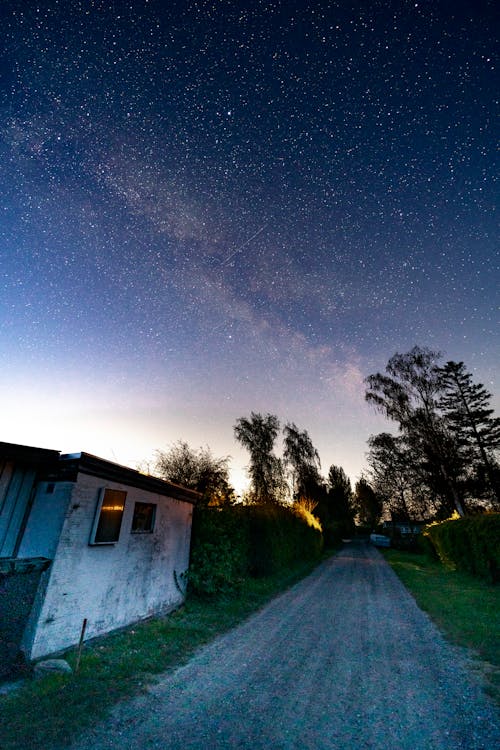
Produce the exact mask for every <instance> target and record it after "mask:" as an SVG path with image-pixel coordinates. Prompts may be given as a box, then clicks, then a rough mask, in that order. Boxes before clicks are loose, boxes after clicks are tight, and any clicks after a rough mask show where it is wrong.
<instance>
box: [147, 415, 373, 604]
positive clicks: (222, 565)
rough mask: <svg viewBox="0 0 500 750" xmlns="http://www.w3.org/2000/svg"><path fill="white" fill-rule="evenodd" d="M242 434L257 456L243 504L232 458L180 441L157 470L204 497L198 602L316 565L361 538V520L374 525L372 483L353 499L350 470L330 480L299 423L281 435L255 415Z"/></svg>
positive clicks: (198, 519)
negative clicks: (278, 449)
mask: <svg viewBox="0 0 500 750" xmlns="http://www.w3.org/2000/svg"><path fill="white" fill-rule="evenodd" d="M234 434H235V437H236V439H237V440H238V441H239V442H240V443H241V444H242V445H243V446H244V447H245V448H246V449H247V450H248V452H249V465H248V474H249V477H250V487H249V489H248V491H247V492H246V493H245V495H244V496H243V497H242V498H241V499H238V498H236V495H235V492H234V489H233V488H232V487H231V484H230V481H229V459H228V457H222V458H217V457H214V456H213V455H212V453H211V451H210V449H209V448H199V449H193V448H191V447H190V446H189V445H188V444H187V443H185V442H183V441H179V442H177V443H175V444H174V445H173V446H171V447H170V449H169V450H167V451H157V454H156V459H155V463H154V466H153V472H154V473H155V474H156V475H158V476H161V477H163V478H164V479H167V480H169V481H171V482H175V483H177V484H182V485H184V486H186V487H190V488H193V489H196V490H197V491H198V492H200V493H201V494H202V498H201V502H200V503H198V505H197V506H196V508H195V510H194V515H193V528H192V536H191V560H190V566H189V587H190V590H191V591H192V592H194V593H196V594H198V595H220V594H227V593H230V592H231V591H233V590H234V589H237V588H238V586H240V585H241V584H243V583H244V581H245V580H246V579H247V578H249V577H260V576H269V575H272V574H274V573H278V572H280V571H281V570H283V569H289V568H293V567H294V566H295V565H296V564H299V563H303V562H306V561H310V560H315V559H317V558H318V557H319V555H320V553H321V551H322V549H323V546H324V545H327V546H334V545H335V544H337V543H338V542H339V541H340V539H341V538H342V537H343V536H348V535H350V534H352V533H353V531H354V526H355V524H354V518H355V516H356V515H358V516H361V517H362V518H365V519H366V520H368V522H369V523H371V522H372V520H373V517H372V516H373V506H374V503H373V498H374V493H373V491H372V490H371V488H370V487H369V485H368V483H367V482H366V481H364V480H361V481H360V482H358V484H357V485H356V492H354V493H353V491H352V488H351V483H350V481H349V479H348V477H347V476H346V474H345V472H344V470H343V469H342V468H341V467H339V466H334V465H332V466H331V467H330V469H329V471H328V476H327V478H326V479H324V478H323V477H322V475H321V464H320V458H319V455H318V451H317V450H316V448H315V447H314V446H313V444H312V441H311V438H310V437H309V434H308V433H307V431H306V430H299V428H298V427H297V426H296V425H295V424H294V423H287V424H286V425H285V426H284V427H283V430H281V426H280V423H279V420H278V418H277V417H276V416H274V415H272V414H264V415H263V414H258V413H254V412H252V413H251V415H250V416H249V417H241V418H240V419H238V420H237V421H236V424H235V425H234ZM280 434H282V436H283V451H282V456H281V457H278V456H277V455H276V453H275V446H276V442H277V439H278V436H279V435H280ZM360 509H361V512H360ZM364 509H367V510H366V512H365V511H364Z"/></svg>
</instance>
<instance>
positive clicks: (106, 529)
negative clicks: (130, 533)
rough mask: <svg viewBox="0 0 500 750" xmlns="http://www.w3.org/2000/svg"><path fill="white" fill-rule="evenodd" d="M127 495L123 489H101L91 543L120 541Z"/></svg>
mask: <svg viewBox="0 0 500 750" xmlns="http://www.w3.org/2000/svg"><path fill="white" fill-rule="evenodd" d="M126 497H127V493H126V492H124V491H123V490H109V489H103V490H101V492H100V496H99V502H98V504H97V512H96V517H95V520H94V526H93V528H92V534H91V536H90V544H114V543H115V542H117V541H118V538H119V536H120V528H121V525H122V518H123V509H124V507H125V498H126Z"/></svg>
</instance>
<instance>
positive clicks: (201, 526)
mask: <svg viewBox="0 0 500 750" xmlns="http://www.w3.org/2000/svg"><path fill="white" fill-rule="evenodd" d="M322 546H323V537H322V534H321V532H320V531H318V530H317V529H314V528H313V527H311V526H309V525H308V524H307V522H306V521H305V520H304V519H303V518H300V517H299V516H298V515H297V514H296V513H295V512H294V511H293V510H292V509H291V508H286V507H282V506H267V505H246V506H232V507H228V508H222V509H217V508H196V509H195V512H194V518H193V530H192V536H191V560H190V566H189V587H190V590H191V591H192V592H194V593H196V594H198V595H200V594H201V595H213V594H226V593H230V592H231V591H232V590H234V589H235V588H237V587H238V586H239V585H240V584H241V583H242V582H243V581H244V579H245V578H246V577H259V576H267V575H272V574H273V573H276V572H278V571H280V570H282V569H284V568H286V567H289V566H291V565H293V564H294V563H296V562H299V561H302V560H310V559H316V558H317V557H319V555H320V554H321V550H322Z"/></svg>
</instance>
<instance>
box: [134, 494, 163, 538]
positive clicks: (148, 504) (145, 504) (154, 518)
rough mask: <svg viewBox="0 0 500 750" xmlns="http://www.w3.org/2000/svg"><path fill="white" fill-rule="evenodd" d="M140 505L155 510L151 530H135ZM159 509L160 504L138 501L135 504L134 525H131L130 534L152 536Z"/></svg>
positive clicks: (152, 515)
mask: <svg viewBox="0 0 500 750" xmlns="http://www.w3.org/2000/svg"><path fill="white" fill-rule="evenodd" d="M138 505H143V506H145V507H151V508H152V509H153V512H152V514H151V528H149V529H134V520H135V517H136V515H135V514H136V509H137V506H138ZM157 509H158V503H145V502H142V500H136V501H135V503H134V510H133V513H132V523H131V525H130V533H131V534H152V533H153V532H154V529H155V524H156V513H157Z"/></svg>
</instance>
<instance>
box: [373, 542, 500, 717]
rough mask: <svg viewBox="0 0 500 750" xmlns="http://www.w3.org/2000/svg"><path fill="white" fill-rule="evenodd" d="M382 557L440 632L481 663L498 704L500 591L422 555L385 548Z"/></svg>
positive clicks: (496, 587) (489, 687) (499, 694)
mask: <svg viewBox="0 0 500 750" xmlns="http://www.w3.org/2000/svg"><path fill="white" fill-rule="evenodd" d="M384 556H385V558H386V560H387V561H388V562H389V564H390V565H391V566H392V568H393V569H394V571H395V572H396V573H397V575H398V576H399V577H400V578H401V580H402V582H403V583H404V584H405V586H406V587H407V588H408V589H409V590H410V591H411V593H412V594H413V596H414V597H415V599H416V601H417V604H418V605H419V607H420V608H421V609H423V610H424V611H425V612H427V613H428V614H429V615H430V617H431V618H432V620H433V621H434V622H435V623H436V625H437V626H438V627H439V629H440V630H441V631H442V632H443V633H444V634H445V635H446V636H447V637H448V638H449V639H450V640H451V641H452V642H453V643H456V644H457V645H459V646H465V647H466V648H469V649H472V651H473V652H474V653H475V654H476V655H477V657H478V658H479V659H480V660H481V662H482V667H483V670H484V673H485V676H486V679H487V683H488V688H487V691H488V693H489V694H490V695H491V696H492V697H493V698H494V699H495V700H496V701H497V702H498V703H500V587H499V586H493V585H491V584H488V583H486V582H485V581H483V580H482V579H480V578H475V577H474V576H471V575H468V574H467V573H463V572H459V571H453V570H449V569H447V568H445V567H444V566H443V565H441V563H438V562H435V561H433V560H430V559H429V558H428V557H427V556H426V555H419V554H415V553H413V552H400V551H398V550H392V549H389V550H384Z"/></svg>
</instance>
